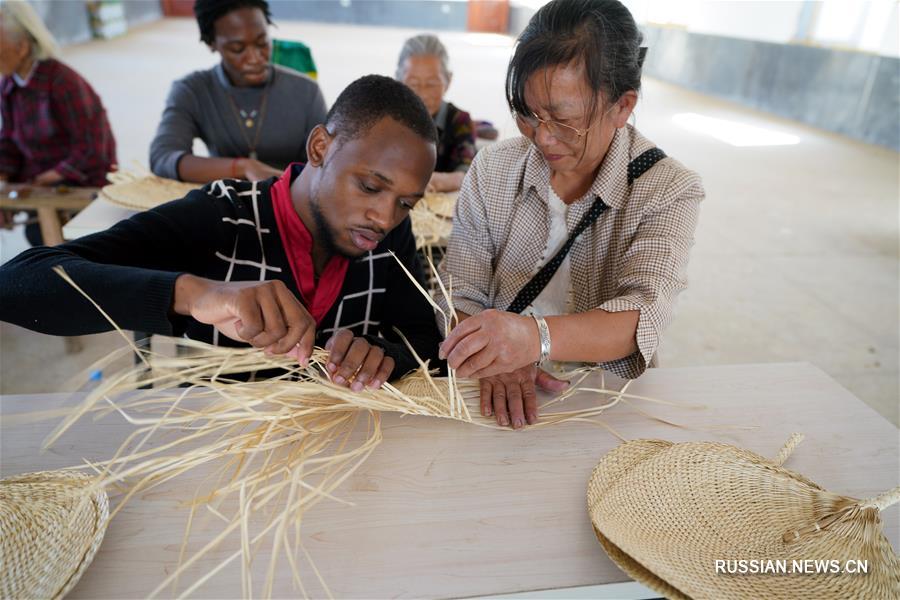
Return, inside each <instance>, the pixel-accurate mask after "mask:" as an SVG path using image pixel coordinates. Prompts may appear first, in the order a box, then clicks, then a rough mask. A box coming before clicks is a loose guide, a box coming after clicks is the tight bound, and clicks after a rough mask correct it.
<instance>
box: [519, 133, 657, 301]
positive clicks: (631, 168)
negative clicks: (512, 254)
mask: <svg viewBox="0 0 900 600" xmlns="http://www.w3.org/2000/svg"><path fill="white" fill-rule="evenodd" d="M665 157H666V153H665V152H663V151H662V150H660V149H659V148H651V149H649V150H646V151H644V152H642V153H641V154H640V155H639V156H638V157H637V158H635V159H634V160H632V161H631V162H630V163H628V185H631V184H632V183H633V182H634V180H635V179H637V178H638V177H640V176H641V175H643V174H644V173H646V172H647V171H648V170H649V169H650V167H652V166H653V165H655V164H656V163H657V162H659V161H660V160H662V159H663V158H665ZM607 208H609V207H608V206H607V205H606V203H605V202H604V201H603V200H602V199H601V198H600V197H599V196H597V198H595V199H594V203H593V204H592V205H591V208H590V210H588V212H587V214H585V215H584V216H583V217H582V218H581V221H580V222H579V223H578V225H577V226H576V227H575V230H574V231H572V234H571V235H570V236H569V239H567V240H566V243H565V244H564V245H563V247H562V248H560V249H559V251H558V252H557V253H556V255H555V256H554V257H553V258H551V259H550V261H549V262H547V264H545V265H544V266H543V267H541V270H540V271H538V272H537V273H536V274H535V276H534V277H532V278H531V281H529V282H528V283H526V284H525V285H524V286H523V287H522V289H521V290H519V293H518V294H516V297H515V298H514V299H513V301H512V302H511V303H510V305H509V308H507V309H506V310H507V311H509V312H513V313H521V312H522V311H523V310H525V309H526V308H528V307H529V306H530V305H531V303H532V302H534V299H535V298H537V297H538V296H539V295H540V293H541V292H542V291H543V289H544V288H545V287H547V284H548V283H550V280H551V279H553V275H554V274H555V273H556V270H557V269H559V266H560V265H561V264H562V263H563V261H564V260H565V259H566V256H567V255H568V254H569V250H571V249H572V246H573V245H574V244H575V240H576V239H578V236H579V235H581V234H582V232H583V231H584V230H585V229H587V228H588V227H590V226H591V225H593V224H594V221H596V220H597V218H598V217H599V216H600V215H601V214H603V212H604V211H605V210H606V209H607Z"/></svg>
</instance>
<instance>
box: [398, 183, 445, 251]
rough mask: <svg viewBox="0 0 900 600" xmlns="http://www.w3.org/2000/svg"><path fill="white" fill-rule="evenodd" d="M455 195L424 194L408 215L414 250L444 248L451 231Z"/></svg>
mask: <svg viewBox="0 0 900 600" xmlns="http://www.w3.org/2000/svg"><path fill="white" fill-rule="evenodd" d="M454 206H456V194H434V193H432V194H426V195H425V197H424V198H423V199H422V200H421V201H420V202H418V203H416V207H415V208H414V209H413V210H412V211H411V212H410V213H409V218H410V220H411V221H412V230H413V234H414V235H415V236H416V248H417V249H420V250H425V251H426V253H427V252H428V250H429V249H432V248H445V247H446V246H447V242H449V240H450V232H451V231H453V221H452V217H453V207H454Z"/></svg>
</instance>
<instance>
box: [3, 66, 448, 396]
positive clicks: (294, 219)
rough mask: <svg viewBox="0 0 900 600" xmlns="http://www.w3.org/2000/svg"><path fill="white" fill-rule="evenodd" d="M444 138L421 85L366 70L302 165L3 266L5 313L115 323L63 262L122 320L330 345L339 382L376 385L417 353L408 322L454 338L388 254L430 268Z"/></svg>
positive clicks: (246, 339)
mask: <svg viewBox="0 0 900 600" xmlns="http://www.w3.org/2000/svg"><path fill="white" fill-rule="evenodd" d="M283 118H290V116H289V115H284V117H283ZM435 141H436V140H435V129H434V124H433V123H432V121H431V116H430V115H429V114H428V111H427V110H426V108H425V106H424V105H423V104H422V101H421V100H419V98H418V97H417V96H416V95H415V94H414V93H413V92H412V91H411V90H410V89H409V88H407V87H406V86H404V85H403V84H401V83H399V82H396V81H394V80H392V79H389V78H386V77H381V76H375V75H370V76H366V77H363V78H361V79H359V80H357V81H355V82H353V83H352V84H351V85H350V86H348V87H347V89H345V90H344V91H343V92H342V93H341V95H340V96H339V97H338V99H337V101H336V102H335V104H334V106H333V107H332V109H331V111H330V112H329V113H328V116H327V118H326V121H325V124H324V125H319V126H317V127H315V128H314V129H313V131H312V132H311V134H310V136H309V139H308V140H307V144H306V146H307V154H308V156H309V162H308V163H307V164H306V165H305V166H304V165H300V164H292V165H290V166H289V167H288V168H287V170H286V171H285V172H284V174H283V175H282V176H281V177H280V178H272V179H269V180H266V181H259V182H248V181H238V180H230V179H225V180H219V181H215V182H212V183H210V184H209V185H207V186H205V187H204V188H202V189H200V190H196V191H194V192H191V193H190V194H188V195H187V196H186V197H185V198H183V199H181V200H176V201H173V202H169V203H167V204H164V205H162V206H159V207H157V208H155V209H152V210H149V211H146V212H143V213H139V214H137V215H134V216H133V217H131V218H129V219H127V220H125V221H122V222H120V223H118V224H117V225H115V226H113V227H112V228H110V229H109V230H107V231H103V232H100V233H97V234H94V235H91V236H87V237H84V238H81V239H78V240H75V241H72V242H68V243H66V244H63V245H61V246H56V247H53V248H48V247H40V248H33V249H31V250H28V251H26V252H24V253H22V254H21V255H19V256H18V257H16V258H14V259H13V260H12V261H10V262H9V263H7V264H6V265H4V266H3V267H0V319H2V320H4V321H8V322H11V323H14V324H17V325H21V326H22V327H27V328H28V329H32V330H35V331H39V332H42V333H49V334H53V335H82V334H89V333H97V332H101V331H107V330H109V329H110V328H111V325H110V324H109V323H108V322H107V321H106V320H105V319H104V317H103V316H101V315H100V314H99V313H98V311H97V310H96V309H95V308H94V307H93V306H92V305H91V304H90V303H89V302H88V301H87V300H86V299H85V298H83V297H82V296H81V295H80V294H79V293H78V292H77V291H76V290H74V289H73V288H72V287H71V286H70V285H69V284H67V283H66V282H64V281H63V280H62V279H61V278H60V277H59V276H57V275H56V274H55V273H54V272H53V267H55V266H61V267H63V268H64V269H65V271H66V272H67V273H68V274H69V275H70V276H71V277H72V279H73V280H74V281H75V282H77V283H78V284H79V285H80V286H81V287H82V288H83V289H84V290H85V292H86V293H87V294H88V295H89V296H90V297H91V298H93V299H94V300H95V301H96V302H97V303H98V304H99V305H100V306H101V307H102V308H103V309H104V310H105V311H106V312H107V313H108V314H109V315H110V317H111V318H112V319H113V320H114V321H115V322H116V323H118V324H119V325H120V326H121V327H122V328H123V329H130V330H137V331H147V332H150V333H157V334H162V335H185V336H187V337H189V338H191V339H195V340H201V341H205V342H210V343H212V344H216V345H229V346H239V345H245V344H250V345H252V346H255V347H257V348H264V349H265V350H266V351H267V352H270V353H274V354H289V355H291V356H293V357H295V358H296V359H297V360H298V361H299V362H300V363H301V364H305V362H306V361H307V360H308V358H309V356H310V354H311V353H312V349H313V345H314V343H315V344H320V345H324V346H325V347H326V348H327V349H329V350H330V357H329V363H328V369H329V371H330V372H331V374H332V378H333V380H334V382H335V383H337V384H339V385H345V386H348V387H351V388H352V389H354V390H356V391H359V390H362V389H363V388H364V387H368V388H371V389H376V388H378V387H380V386H381V384H382V383H384V382H385V381H387V380H388V379H389V378H391V377H395V376H400V375H403V374H404V373H406V372H407V371H409V370H411V369H413V368H415V367H417V366H418V363H417V362H416V360H415V358H414V357H413V355H412V353H411V352H410V351H409V350H408V348H407V347H406V345H405V343H404V342H403V341H402V339H401V338H400V336H399V335H397V333H396V332H395V328H396V330H399V331H400V332H401V333H402V334H403V335H404V336H405V337H406V338H407V339H408V340H409V342H410V344H411V345H412V347H413V348H415V350H416V352H417V353H418V354H419V356H420V357H422V358H423V359H425V360H427V359H434V358H435V355H436V353H437V347H438V343H439V342H440V339H441V338H440V334H439V332H438V330H437V326H436V325H435V321H434V315H433V312H432V309H431V307H430V306H429V304H428V302H427V300H426V299H425V298H424V297H423V296H422V295H421V294H420V293H419V291H418V290H417V289H416V288H415V286H414V285H413V283H412V282H411V281H410V280H409V278H408V277H407V275H406V273H404V272H403V270H402V269H401V267H400V265H398V264H397V261H395V260H394V258H393V257H391V255H390V252H391V251H393V252H394V254H396V255H397V257H398V258H399V259H400V261H401V262H402V263H403V265H404V266H405V267H406V269H408V270H409V271H410V272H411V273H413V274H414V275H415V276H416V277H418V278H419V279H420V280H421V279H422V274H421V266H420V265H419V263H418V261H417V259H416V254H415V242H414V238H413V235H412V231H411V228H410V221H409V218H408V215H409V211H410V209H411V208H412V207H413V206H414V205H415V203H416V202H417V201H418V200H419V199H420V198H421V197H422V196H423V194H424V192H425V188H426V186H427V185H428V180H429V177H430V176H431V172H432V169H433V168H434V164H435ZM354 374H355V377H354ZM351 380H352V383H351Z"/></svg>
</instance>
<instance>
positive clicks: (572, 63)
mask: <svg viewBox="0 0 900 600" xmlns="http://www.w3.org/2000/svg"><path fill="white" fill-rule="evenodd" d="M640 44H641V34H640V32H639V31H638V28H637V26H636V24H635V22H634V19H633V18H632V16H631V14H630V13H629V12H628V9H626V8H625V7H624V6H623V5H622V4H621V3H620V2H618V1H617V0H553V1H552V2H550V3H548V4H546V5H545V6H544V7H543V8H541V9H540V10H539V11H538V12H537V13H536V14H535V15H534V17H533V18H532V19H531V22H530V23H529V24H528V26H527V27H526V29H525V30H524V31H523V32H522V35H521V36H520V37H519V40H518V43H517V46H516V50H515V54H514V56H513V58H512V60H511V62H510V65H509V70H508V71H507V76H506V94H507V101H508V103H509V106H510V108H511V109H512V111H513V114H514V117H515V119H516V122H517V124H518V126H519V130H520V131H521V133H522V136H521V137H518V138H514V139H509V140H505V141H503V142H500V143H497V144H494V145H493V146H491V147H488V148H486V149H484V150H482V151H481V152H479V154H478V155H477V156H476V158H475V161H474V163H473V164H472V167H471V168H470V170H469V172H468V175H467V176H466V179H465V181H464V183H463V186H462V189H461V191H460V195H459V200H458V204H457V208H456V214H455V216H454V222H453V234H452V237H451V239H450V244H449V247H448V251H447V255H446V257H445V259H444V261H443V262H442V264H441V266H440V272H441V276H442V278H443V280H444V283H445V284H450V283H451V281H452V290H453V292H452V293H453V304H454V307H455V308H456V309H457V311H459V313H460V318H461V323H460V324H459V325H458V326H457V327H456V328H455V329H454V330H453V331H452V332H451V333H450V335H449V336H448V337H447V339H446V340H445V341H444V343H443V344H442V346H441V356H442V357H446V358H447V360H448V363H449V365H450V366H451V367H453V368H455V369H456V370H457V375H459V376H460V377H475V378H479V379H480V380H481V410H482V413H483V414H484V415H486V416H490V415H492V414H493V415H495V416H496V419H497V422H498V423H499V424H500V425H504V426H505V425H511V426H512V427H514V428H520V427H523V426H524V425H525V424H526V423H529V424H531V423H534V422H536V420H537V418H538V414H537V401H536V397H535V385H537V386H538V387H542V388H544V389H548V390H550V391H559V390H561V389H563V388H564V387H565V385H566V383H565V382H563V381H560V380H558V379H555V378H554V377H552V376H551V375H549V374H548V373H547V372H546V371H544V370H542V369H540V368H537V366H536V365H538V364H540V363H542V362H543V361H546V360H548V359H550V360H552V361H562V362H570V361H577V362H586V363H593V364H599V365H600V366H602V367H603V368H605V369H607V370H610V371H612V372H614V373H616V374H618V375H621V376H623V377H628V378H633V377H637V376H638V375H640V374H641V373H642V372H643V371H644V369H645V368H646V367H647V365H648V364H649V363H650V361H651V360H652V358H653V355H654V353H655V352H656V349H657V346H658V344H659V339H660V336H661V334H662V332H663V330H664V329H665V327H666V326H667V325H668V323H669V321H670V318H671V314H672V308H673V304H674V301H675V298H676V296H677V295H678V293H680V292H681V290H683V289H684V288H685V287H686V276H685V272H686V268H687V262H688V253H689V249H690V247H691V245H692V244H693V236H694V229H695V226H696V223H697V214H698V209H699V203H700V201H701V200H702V199H703V196H704V191H703V187H702V185H701V182H700V178H699V177H698V176H697V175H696V174H695V173H693V172H692V171H690V170H688V169H686V168H685V167H684V166H682V165H681V164H680V163H679V162H677V161H675V160H674V159H672V158H668V157H666V156H665V154H664V153H663V152H662V151H661V150H660V149H658V148H656V147H655V145H654V144H653V143H652V142H651V141H649V140H648V139H646V138H645V137H644V136H643V135H641V134H640V133H639V132H638V131H637V130H636V129H635V128H634V127H632V126H631V125H629V124H628V119H629V117H630V115H631V113H632V111H633V110H634V107H635V105H636V103H637V100H638V91H639V90H640V84H641V79H640V78H641V64H642V62H643V57H644V53H645V51H646V49H644V48H641V46H640ZM448 287H449V286H448Z"/></svg>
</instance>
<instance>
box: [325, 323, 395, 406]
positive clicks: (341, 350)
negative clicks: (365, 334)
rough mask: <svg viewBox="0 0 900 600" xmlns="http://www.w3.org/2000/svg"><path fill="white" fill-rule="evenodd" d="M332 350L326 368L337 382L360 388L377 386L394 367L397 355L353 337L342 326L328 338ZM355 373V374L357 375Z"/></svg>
mask: <svg viewBox="0 0 900 600" xmlns="http://www.w3.org/2000/svg"><path fill="white" fill-rule="evenodd" d="M325 349H326V350H330V351H331V353H330V354H329V355H328V363H327V364H326V366H325V368H326V369H328V372H329V373H330V374H331V380H332V381H333V382H334V383H336V384H337V385H342V386H344V387H349V388H350V389H351V390H353V391H354V392H361V391H362V390H363V388H364V387H368V388H369V389H372V390H377V389H378V388H380V387H381V384H382V383H384V382H385V381H387V380H388V377H390V376H391V372H392V371H393V370H394V359H393V358H391V357H390V356H385V355H384V350H382V349H381V348H379V347H378V346H373V345H372V344H370V343H369V342H368V341H366V339H365V338H361V337H354V336H353V332H352V331H350V330H349V329H339V330H337V331H335V332H334V335H332V336H331V337H330V338H329V339H328V341H327V342H325ZM354 374H355V376H354Z"/></svg>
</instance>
